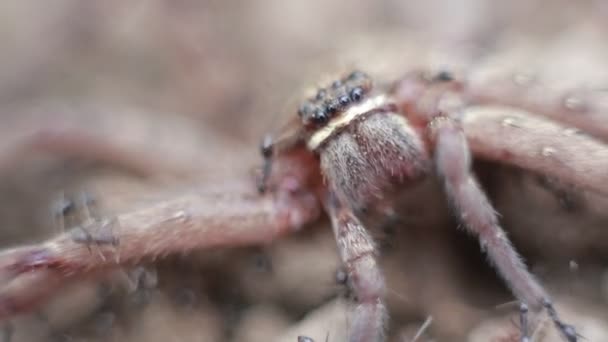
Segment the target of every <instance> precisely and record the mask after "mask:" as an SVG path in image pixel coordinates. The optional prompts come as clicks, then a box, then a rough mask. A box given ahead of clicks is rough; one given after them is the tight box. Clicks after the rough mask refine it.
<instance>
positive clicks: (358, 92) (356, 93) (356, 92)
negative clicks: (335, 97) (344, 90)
mask: <svg viewBox="0 0 608 342" xmlns="http://www.w3.org/2000/svg"><path fill="white" fill-rule="evenodd" d="M362 98H363V89H362V88H361V87H356V88H354V89H353V90H351V91H350V99H351V100H353V102H357V101H359V100H361V99H362Z"/></svg>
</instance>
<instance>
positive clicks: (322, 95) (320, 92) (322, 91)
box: [316, 89, 327, 100]
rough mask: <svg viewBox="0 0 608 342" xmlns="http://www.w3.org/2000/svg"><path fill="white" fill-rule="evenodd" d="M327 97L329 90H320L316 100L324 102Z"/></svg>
mask: <svg viewBox="0 0 608 342" xmlns="http://www.w3.org/2000/svg"><path fill="white" fill-rule="evenodd" d="M325 96H327V90H325V89H319V91H318V92H317V96H316V99H317V100H323V99H324V98H325Z"/></svg>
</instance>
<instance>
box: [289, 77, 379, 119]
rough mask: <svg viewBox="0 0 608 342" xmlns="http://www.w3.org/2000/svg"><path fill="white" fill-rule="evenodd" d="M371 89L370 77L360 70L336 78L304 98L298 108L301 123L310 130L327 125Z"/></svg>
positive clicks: (360, 99)
mask: <svg viewBox="0 0 608 342" xmlns="http://www.w3.org/2000/svg"><path fill="white" fill-rule="evenodd" d="M371 89H372V80H371V78H370V77H369V76H368V75H367V74H365V73H363V72H361V71H353V72H351V73H350V74H348V75H346V76H345V77H342V78H340V79H336V80H334V81H333V82H331V83H330V84H328V85H326V86H325V87H321V88H318V89H317V90H316V93H315V94H314V95H313V96H311V97H309V98H307V99H306V100H304V101H303V102H302V103H301V104H300V107H299V109H298V116H299V117H300V119H301V120H302V124H303V125H304V126H305V127H307V128H310V129H311V130H314V129H317V128H320V127H323V126H325V125H327V124H328V123H329V122H330V121H332V119H333V118H335V117H338V116H340V115H341V114H342V113H344V112H345V111H346V110H347V109H348V108H350V107H352V106H354V105H356V104H357V103H360V102H361V101H362V100H363V99H364V98H365V97H366V95H367V94H368V93H369V92H370V91H371Z"/></svg>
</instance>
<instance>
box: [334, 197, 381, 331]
mask: <svg viewBox="0 0 608 342" xmlns="http://www.w3.org/2000/svg"><path fill="white" fill-rule="evenodd" d="M331 197H332V198H330V199H329V200H328V203H326V206H328V207H329V208H328V212H329V213H330V216H331V220H332V226H333V229H334V234H335V236H336V241H337V243H338V250H339V252H340V257H341V258H342V261H343V262H344V264H345V267H346V269H347V272H348V277H349V280H350V284H351V286H352V289H353V291H354V293H355V296H356V299H357V306H356V307H355V309H354V311H353V316H352V319H351V326H350V332H349V339H348V341H349V342H374V341H382V340H383V339H384V330H385V326H386V322H387V321H388V315H387V312H386V307H385V305H384V303H383V297H384V278H383V276H382V274H381V272H380V267H379V265H378V263H377V262H376V255H375V253H376V249H375V246H374V243H373V240H372V238H371V236H370V235H369V234H368V233H367V231H366V230H365V228H364V227H363V225H362V224H361V222H360V221H359V220H358V219H357V218H356V217H355V216H354V214H353V213H352V211H351V210H349V209H348V208H346V207H343V206H342V205H341V204H340V203H339V202H338V200H337V199H336V198H335V197H333V196H331Z"/></svg>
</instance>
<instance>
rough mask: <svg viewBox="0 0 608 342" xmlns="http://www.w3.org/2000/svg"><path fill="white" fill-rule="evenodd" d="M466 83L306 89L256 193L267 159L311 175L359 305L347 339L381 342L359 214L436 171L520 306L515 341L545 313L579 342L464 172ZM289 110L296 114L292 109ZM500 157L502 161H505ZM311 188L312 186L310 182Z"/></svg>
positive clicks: (444, 78) (370, 254)
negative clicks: (532, 317)
mask: <svg viewBox="0 0 608 342" xmlns="http://www.w3.org/2000/svg"><path fill="white" fill-rule="evenodd" d="M464 87H465V85H464V83H463V82H459V81H457V80H455V79H454V77H453V76H452V75H451V74H450V73H449V72H439V73H437V74H435V75H427V74H423V73H412V74H409V75H406V76H405V77H403V78H402V79H400V80H398V81H397V82H391V83H385V84H382V83H378V84H376V83H375V82H374V80H372V78H371V77H370V76H369V75H368V74H366V73H364V72H362V71H358V70H356V71H353V72H350V73H348V74H346V75H343V76H341V77H338V78H336V79H334V80H333V81H331V82H327V83H326V84H323V85H322V86H321V87H319V88H318V89H313V90H312V91H311V92H310V94H309V96H308V97H307V98H306V99H305V100H303V101H302V102H301V103H300V104H299V106H298V107H297V109H294V112H297V115H294V116H293V117H292V119H291V120H290V121H289V122H288V123H287V125H286V126H285V127H284V128H283V129H281V131H280V132H279V133H278V134H277V135H275V136H273V135H267V136H266V137H265V138H264V140H263V143H262V147H261V153H262V156H263V158H264V167H263V170H262V175H261V178H260V181H259V191H260V192H261V193H264V192H266V191H268V187H269V178H270V176H271V174H272V171H273V170H272V162H273V160H275V159H277V160H280V159H281V158H289V160H290V163H294V165H297V166H293V168H294V169H296V168H301V170H300V172H302V173H307V172H308V173H309V174H310V175H308V176H307V177H308V178H313V179H314V180H313V181H312V183H311V182H310V181H308V184H307V185H306V186H313V187H314V189H315V190H314V192H315V193H316V194H317V196H318V198H320V201H321V203H322V206H323V208H324V209H325V211H326V212H327V213H328V215H329V216H330V219H331V224H332V227H333V230H334V235H335V238H336V242H337V245H338V249H339V254H340V257H341V259H342V262H343V263H344V266H345V268H346V272H347V274H348V279H350V286H351V287H352V290H353V291H354V294H355V297H356V300H357V305H356V306H355V307H354V309H353V312H352V323H351V327H350V331H349V339H348V340H349V341H350V342H355V341H357V342H367V341H379V340H382V339H383V333H384V329H385V328H384V327H385V325H386V322H387V319H388V317H387V312H386V308H385V304H384V303H383V296H384V291H385V284H384V279H383V275H382V272H381V270H380V268H379V266H378V263H377V260H376V256H377V252H376V246H375V245H374V241H373V240H372V238H371V236H370V234H369V233H368V232H367V228H366V227H364V225H363V224H362V222H361V220H360V215H361V214H362V213H364V212H365V211H366V210H368V209H370V208H371V209H378V210H381V209H382V208H385V207H387V206H390V202H391V194H393V193H395V192H396V190H397V189H404V188H405V189H407V187H408V186H411V185H412V184H414V183H416V182H419V181H420V180H421V179H423V178H424V177H428V176H431V175H433V174H436V175H437V176H438V177H439V178H440V179H441V181H442V183H443V186H444V189H445V195H446V197H447V198H448V200H449V203H450V204H451V206H452V207H453V208H454V211H455V212H456V215H457V217H458V218H459V220H460V221H461V223H462V224H463V226H464V227H465V228H466V230H467V231H468V232H470V233H472V234H474V235H476V236H477V237H478V239H479V242H480V245H481V248H482V250H483V251H485V253H486V254H487V255H488V257H489V259H490V262H491V263H492V265H493V266H494V267H495V269H496V270H497V272H498V273H499V274H500V275H501V276H502V278H503V279H504V281H505V282H506V284H507V285H508V286H509V288H510V289H511V290H512V292H513V294H514V295H515V296H516V297H517V298H518V300H519V301H520V303H521V306H520V311H521V341H522V342H523V341H529V336H528V324H527V318H526V314H527V312H528V309H529V308H530V309H531V310H533V311H535V312H539V311H541V310H543V309H544V310H546V312H547V313H548V314H549V316H550V318H551V319H552V321H553V322H554V324H555V326H556V327H557V329H559V331H560V332H561V334H562V336H563V337H564V338H565V339H567V340H568V341H570V342H574V341H577V340H578V334H577V332H576V330H575V329H574V327H573V326H571V325H569V324H566V323H564V322H563V321H562V320H561V319H560V318H559V316H558V314H557V312H556V310H555V308H554V306H553V304H552V302H551V299H550V297H549V295H548V294H547V293H546V291H545V290H544V289H543V287H542V285H541V284H540V283H539V282H538V281H537V280H536V279H535V278H534V276H533V275H532V274H531V273H530V271H529V270H528V269H527V267H526V265H525V264H524V262H523V261H522V259H521V257H520V256H519V255H518V253H517V252H516V251H515V249H514V247H513V246H512V244H511V243H510V241H509V239H508V238H507V236H506V234H505V232H504V231H503V229H502V228H501V226H500V225H499V222H498V218H497V213H496V212H495V211H494V209H493V208H492V205H491V204H490V202H489V200H488V198H487V196H486V195H485V194H484V192H483V190H482V189H481V187H480V185H479V183H478V182H477V180H476V179H475V176H474V175H473V173H472V171H471V159H472V156H471V154H472V153H471V150H470V148H469V146H468V143H467V139H466V137H465V134H464V132H463V128H462V125H461V122H460V121H461V117H460V113H461V111H462V109H463V108H464V107H465V105H466V104H467V101H469V100H468V99H467V97H466V96H465V94H466V93H465V92H464V91H463V90H464ZM294 114H295V113H294ZM504 159H505V160H506V159H507V158H506V157H505V158H504ZM311 184H312V185H311Z"/></svg>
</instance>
